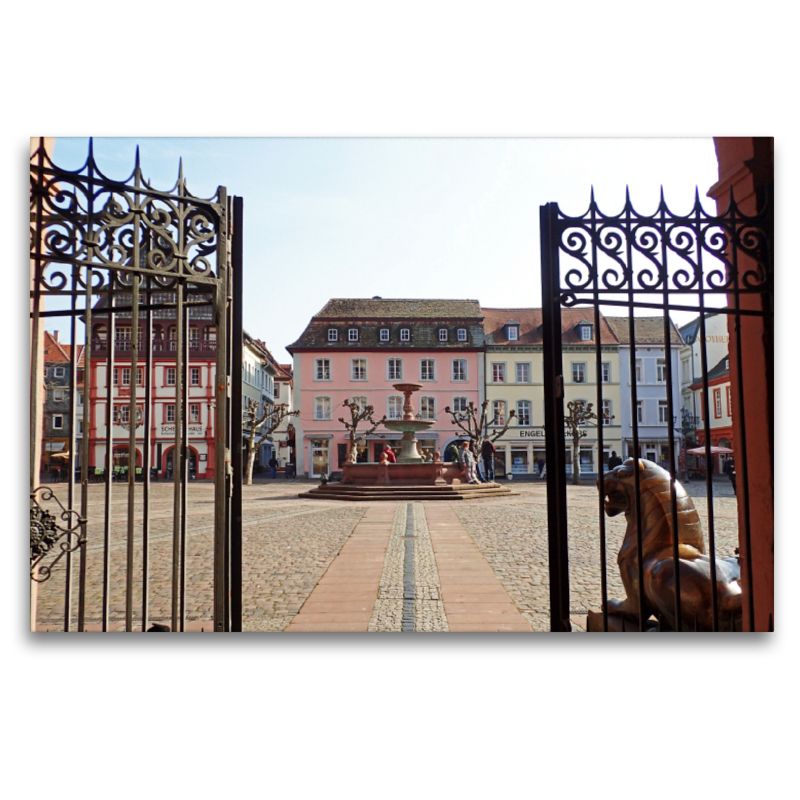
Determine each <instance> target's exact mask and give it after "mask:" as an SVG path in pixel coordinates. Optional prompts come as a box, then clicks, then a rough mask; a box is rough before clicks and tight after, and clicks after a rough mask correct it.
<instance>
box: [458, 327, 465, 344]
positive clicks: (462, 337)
mask: <svg viewBox="0 0 800 800" xmlns="http://www.w3.org/2000/svg"><path fill="white" fill-rule="evenodd" d="M456 339H458V341H459V342H466V341H467V329H466V328H459V329H458V331H457V332H456Z"/></svg>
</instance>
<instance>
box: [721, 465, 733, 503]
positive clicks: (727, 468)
mask: <svg viewBox="0 0 800 800" xmlns="http://www.w3.org/2000/svg"><path fill="white" fill-rule="evenodd" d="M722 471H723V472H724V473H725V474H726V475H727V476H728V477H729V478H730V481H731V486H732V487H733V494H734V496H735V495H736V465H735V464H734V463H733V459H732V458H731V457H730V456H728V457H727V458H726V459H725V461H724V463H723V464H722Z"/></svg>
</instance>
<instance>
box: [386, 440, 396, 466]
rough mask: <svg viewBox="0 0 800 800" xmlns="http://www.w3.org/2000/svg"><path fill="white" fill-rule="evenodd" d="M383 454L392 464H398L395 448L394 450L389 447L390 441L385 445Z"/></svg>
mask: <svg viewBox="0 0 800 800" xmlns="http://www.w3.org/2000/svg"><path fill="white" fill-rule="evenodd" d="M383 455H385V456H386V460H387V461H388V462H389V463H390V464H396V463H397V459H396V458H395V455H394V450H392V448H391V447H389V443H388V442H387V443H386V444H385V445H384V446H383Z"/></svg>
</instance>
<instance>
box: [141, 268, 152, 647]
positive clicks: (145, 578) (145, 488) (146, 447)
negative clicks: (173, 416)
mask: <svg viewBox="0 0 800 800" xmlns="http://www.w3.org/2000/svg"><path fill="white" fill-rule="evenodd" d="M151 280H152V279H151V278H150V277H149V276H148V277H146V278H145V307H146V309H147V310H146V311H145V318H144V319H145V321H144V331H143V336H142V343H143V344H144V348H145V350H144V369H143V370H142V389H143V391H144V442H143V444H142V631H146V630H147V622H148V619H147V618H148V616H149V586H148V584H149V581H150V448H151V446H152V445H151V436H150V425H151V422H152V410H151V404H152V402H153V388H152V387H153V382H152V378H153V376H152V374H151V373H152V369H153V312H152V310H151V309H150V305H151V304H152V299H153V293H152V292H151V290H150V289H151Z"/></svg>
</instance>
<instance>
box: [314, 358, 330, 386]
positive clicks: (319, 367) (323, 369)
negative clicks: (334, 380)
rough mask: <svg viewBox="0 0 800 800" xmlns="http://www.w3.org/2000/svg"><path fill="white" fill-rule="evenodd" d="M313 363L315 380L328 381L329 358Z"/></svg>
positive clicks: (319, 359)
mask: <svg viewBox="0 0 800 800" xmlns="http://www.w3.org/2000/svg"><path fill="white" fill-rule="evenodd" d="M315 363H316V378H315V380H318V381H329V380H330V379H331V360H330V359H329V358H318V359H317V360H316V362H315Z"/></svg>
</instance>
